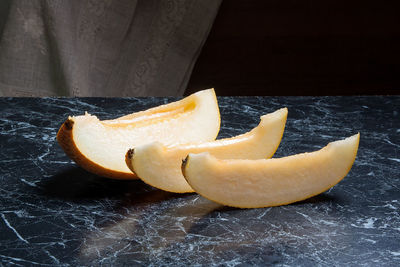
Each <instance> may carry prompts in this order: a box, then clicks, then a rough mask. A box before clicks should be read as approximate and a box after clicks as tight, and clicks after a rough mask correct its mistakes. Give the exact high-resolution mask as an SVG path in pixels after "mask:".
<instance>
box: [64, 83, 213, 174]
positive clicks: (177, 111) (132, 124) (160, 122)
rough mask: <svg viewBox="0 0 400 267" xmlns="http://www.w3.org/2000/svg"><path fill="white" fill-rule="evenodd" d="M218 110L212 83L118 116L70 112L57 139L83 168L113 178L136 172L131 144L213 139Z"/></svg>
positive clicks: (173, 142)
mask: <svg viewBox="0 0 400 267" xmlns="http://www.w3.org/2000/svg"><path fill="white" fill-rule="evenodd" d="M219 127H220V115H219V109H218V103H217V99H216V96H215V92H214V89H208V90H204V91H200V92H197V93H195V94H193V95H190V96H188V97H186V98H184V99H182V100H180V101H176V102H173V103H170V104H166V105H162V106H158V107H155V108H151V109H148V110H146V111H141V112H137V113H133V114H129V115H126V116H123V117H120V118H117V119H114V120H105V121H100V120H99V119H98V118H97V117H96V116H92V115H89V114H85V115H83V116H74V117H69V118H68V119H67V120H66V121H65V122H64V124H63V125H62V126H61V128H60V130H59V132H58V134H57V140H58V142H59V144H60V145H61V147H62V148H63V149H64V151H65V153H66V154H67V155H68V156H69V157H70V158H72V159H73V160H74V161H75V162H76V163H77V164H78V165H80V166H81V167H82V168H84V169H86V170H88V171H90V172H93V173H95V174H98V175H100V176H105V177H109V178H115V179H133V178H137V177H136V175H135V174H133V173H132V171H131V170H129V168H128V167H127V166H126V164H125V153H126V151H127V150H128V149H129V148H131V147H135V146H138V145H141V144H146V143H149V142H153V141H159V142H161V143H163V144H167V145H170V144H184V143H192V142H204V141H211V140H215V138H216V136H217V135H218V132H219Z"/></svg>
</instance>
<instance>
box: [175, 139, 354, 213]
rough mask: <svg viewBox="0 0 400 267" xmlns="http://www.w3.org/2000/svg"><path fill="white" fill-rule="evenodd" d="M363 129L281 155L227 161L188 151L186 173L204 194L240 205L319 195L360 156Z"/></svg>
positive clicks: (281, 202)
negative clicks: (311, 148)
mask: <svg viewBox="0 0 400 267" xmlns="http://www.w3.org/2000/svg"><path fill="white" fill-rule="evenodd" d="M359 139H360V134H356V135H354V136H351V137H349V138H347V139H344V140H341V141H336V142H332V143H330V144H328V145H327V146H326V147H324V148H322V149H321V150H319V151H315V152H312V153H303V154H297V155H293V156H289V157H284V158H277V159H260V160H240V159H235V160H223V159H217V158H215V157H213V156H212V155H210V154H209V153H201V154H189V155H188V157H187V158H186V160H185V161H184V162H183V164H182V172H183V175H184V176H185V178H186V180H187V181H188V183H189V184H190V186H191V187H192V188H193V189H194V190H195V191H196V192H197V193H199V194H200V195H202V196H203V197H205V198H207V199H210V200H213V201H215V202H217V203H220V204H224V205H227V206H232V207H239V208H261V207H269V206H278V205H285V204H290V203H293V202H296V201H300V200H304V199H307V198H309V197H312V196H315V195H318V194H320V193H322V192H324V191H326V190H328V189H329V188H331V187H332V186H334V185H336V184H337V183H338V182H339V181H340V180H342V179H343V178H344V177H345V176H346V175H347V173H348V172H349V171H350V169H351V166H352V165H353V163H354V160H355V158H356V154H357V149H358V143H359Z"/></svg>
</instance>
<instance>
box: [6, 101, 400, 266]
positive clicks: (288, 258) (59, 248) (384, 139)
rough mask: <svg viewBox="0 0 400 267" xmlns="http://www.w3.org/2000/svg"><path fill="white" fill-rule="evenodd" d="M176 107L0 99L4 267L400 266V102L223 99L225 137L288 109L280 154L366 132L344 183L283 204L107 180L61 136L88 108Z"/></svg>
mask: <svg viewBox="0 0 400 267" xmlns="http://www.w3.org/2000/svg"><path fill="white" fill-rule="evenodd" d="M168 100H172V99H170V98H169V99H159V98H149V99H141V98H126V99H124V98H121V99H113V98H110V99H107V98H93V99H91V98H43V99H23V98H22V99H14V98H3V99H0V111H1V116H0V129H1V131H0V147H1V149H0V184H1V186H0V216H1V220H0V233H1V234H0V261H1V262H2V264H4V265H17V266H26V265H43V266H46V265H48V266H55V265H57V266H60V265H61V266H63V265H65V266H77V265H78V266H93V265H106V266H109V265H141V266H160V265H172V266H188V265H206V266H208V265H213V264H214V265H223V266H236V265H264V264H267V265H268V264H269V265H274V264H275V265H279V266H293V265H296V266H315V265H317V266H318V265H319V266H347V265H353V264H356V265H361V266H371V265H375V266H377V265H379V266H393V265H399V264H400V245H399V244H400V176H399V173H400V166H399V164H398V162H400V161H399V159H400V145H399V144H400V139H399V135H398V133H399V132H400V130H399V129H400V121H399V120H398V114H399V113H398V112H399V109H400V98H399V97H350V98H349V97H317V98H316V97H265V98H264V97H252V98H246V97H240V98H219V102H220V108H221V116H222V127H221V133H220V135H219V137H220V138H221V137H230V136H233V135H237V134H240V133H243V132H246V131H248V130H249V129H251V128H252V127H254V126H256V125H257V124H258V121H259V117H260V116H261V115H263V114H265V113H269V112H272V111H274V110H276V109H279V108H281V107H285V106H286V107H288V109H289V114H288V121H287V126H286V130H285V133H284V136H283V139H282V143H281V145H280V147H279V148H278V151H277V153H276V155H275V157H282V156H286V155H291V154H296V153H300V152H307V151H312V150H317V149H319V148H321V147H323V146H325V145H326V144H327V143H329V142H331V141H335V140H337V139H342V138H345V137H348V136H350V135H353V134H355V133H357V132H361V142H360V148H359V153H358V155H357V159H356V162H355V164H354V166H353V168H352V170H351V171H350V173H349V175H348V176H347V177H345V178H344V180H343V181H341V182H340V183H339V184H338V185H336V186H335V187H333V188H332V189H330V190H328V191H327V192H325V193H324V194H321V195H319V196H316V197H314V198H312V199H309V200H306V201H304V202H300V203H295V204H292V205H288V206H282V207H273V208H266V209H250V210H241V209H232V208H226V207H222V206H221V205H218V204H215V203H212V202H210V201H208V200H205V199H204V198H202V197H200V196H198V195H196V194H184V195H176V194H171V193H167V192H162V191H159V190H155V189H153V188H151V187H149V186H146V185H144V184H143V183H141V182H140V181H112V180H108V179H104V178H101V177H97V176H95V175H92V174H89V173H87V172H85V171H83V170H81V169H80V168H77V167H76V165H75V164H74V163H73V162H72V161H71V160H70V159H69V158H67V157H66V156H65V154H64V152H63V151H62V150H61V149H60V147H59V146H58V144H57V142H56V140H55V135H56V133H57V130H58V127H59V126H60V125H61V124H62V122H63V121H64V120H65V119H66V118H67V116H68V115H80V114H83V113H84V111H88V112H89V113H91V114H95V115H96V116H99V117H100V118H101V119H111V118H115V117H118V116H120V115H123V114H126V113H130V112H133V111H138V110H143V109H145V108H149V107H153V106H156V105H158V104H164V103H166V102H167V101H168ZM127 111H128V112H127ZM396 112H397V113H396ZM397 263H399V264H397Z"/></svg>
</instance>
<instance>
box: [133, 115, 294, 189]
mask: <svg viewBox="0 0 400 267" xmlns="http://www.w3.org/2000/svg"><path fill="white" fill-rule="evenodd" d="M287 113H288V112H287V109H286V108H282V109H280V110H277V111H275V112H273V113H270V114H267V115H264V116H262V117H261V121H260V123H259V125H258V126H257V127H255V128H254V129H252V130H251V131H249V132H247V133H245V134H242V135H238V136H235V137H232V138H226V139H221V140H216V141H211V142H205V143H199V144H185V145H172V146H166V145H162V144H161V143H159V142H154V143H149V144H146V145H142V146H138V147H135V148H134V149H131V150H129V151H128V153H127V156H126V164H127V165H128V167H129V168H130V169H131V170H132V171H133V172H134V173H135V174H136V175H137V176H138V177H139V178H140V179H142V180H143V181H144V182H145V183H147V184H149V185H151V186H153V187H156V188H159V189H162V190H165V191H170V192H175V193H187V192H193V189H192V188H191V187H190V185H189V184H188V183H187V182H186V180H185V178H184V177H183V175H182V171H181V164H182V160H183V159H184V158H185V157H186V156H187V154H188V153H201V152H205V151H207V152H209V153H210V154H212V155H214V156H215V157H217V158H221V159H262V158H270V157H272V155H273V154H274V153H275V151H276V149H277V148H278V146H279V143H280V141H281V139H282V135H283V131H284V129H285V123H286V118H287Z"/></svg>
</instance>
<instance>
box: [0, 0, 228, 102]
mask: <svg viewBox="0 0 400 267" xmlns="http://www.w3.org/2000/svg"><path fill="white" fill-rule="evenodd" d="M1 1H8V0H1ZM221 1H222V0H48V1H45V0H14V1H8V4H5V2H3V4H2V5H3V9H2V11H1V12H2V13H3V14H1V15H2V19H3V21H2V23H0V96H178V95H182V94H183V92H184V90H185V89H186V86H187V83H188V79H189V77H190V74H191V71H192V68H193V65H194V63H195V61H196V59H197V57H198V55H199V53H200V50H201V48H202V46H203V44H204V42H205V40H206V38H207V35H208V33H209V31H210V28H211V26H212V23H213V21H214V18H215V16H216V14H217V11H218V8H219V5H220V3H221ZM5 9H7V10H5Z"/></svg>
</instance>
